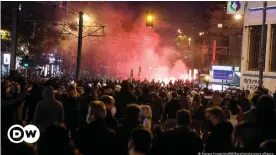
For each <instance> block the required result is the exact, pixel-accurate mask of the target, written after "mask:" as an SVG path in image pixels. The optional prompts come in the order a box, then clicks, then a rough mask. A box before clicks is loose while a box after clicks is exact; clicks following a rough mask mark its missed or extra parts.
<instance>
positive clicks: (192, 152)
mask: <svg viewBox="0 0 276 155" xmlns="http://www.w3.org/2000/svg"><path fill="white" fill-rule="evenodd" d="M176 119H177V127H176V128H175V129H173V130H170V131H167V132H165V133H164V134H163V135H160V136H159V137H157V139H156V141H155V142H154V144H153V147H152V154H153V155H172V154H173V155H183V154H189V155H197V154H198V153H199V152H202V151H203V143H202V140H201V138H200V136H199V135H198V134H197V133H196V132H195V131H193V130H191V129H190V124H191V114H190V112H189V111H188V110H186V109H182V110H179V111H178V112H177V116H176Z"/></svg>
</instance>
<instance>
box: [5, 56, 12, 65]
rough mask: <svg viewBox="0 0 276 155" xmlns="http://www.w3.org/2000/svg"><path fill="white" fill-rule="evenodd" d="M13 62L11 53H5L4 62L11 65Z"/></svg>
mask: <svg viewBox="0 0 276 155" xmlns="http://www.w3.org/2000/svg"><path fill="white" fill-rule="evenodd" d="M10 63H11V54H3V64H4V65H10Z"/></svg>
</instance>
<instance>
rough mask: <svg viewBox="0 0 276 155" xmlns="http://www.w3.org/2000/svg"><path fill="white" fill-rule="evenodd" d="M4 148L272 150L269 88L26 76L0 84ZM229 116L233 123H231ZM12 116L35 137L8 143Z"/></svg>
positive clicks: (24, 153) (62, 151)
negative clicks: (222, 88)
mask: <svg viewBox="0 0 276 155" xmlns="http://www.w3.org/2000/svg"><path fill="white" fill-rule="evenodd" d="M1 90H2V91H1V102H2V104H1V112H2V114H1V115H2V117H1V118H2V120H1V132H2V133H1V134H2V136H1V140H2V144H1V145H2V146H1V147H2V153H3V154H7V155H19V154H20V155H36V154H37V155H80V154H83V155H111V154H115V155H183V154H190V155H193V154H198V153H200V152H207V153H212V152H271V153H275V152H276V149H275V148H276V115H275V114H276V113H275V109H276V91H275V93H274V94H273V95H272V96H271V95H269V94H268V90H267V89H265V88H263V89H259V90H258V91H255V92H250V91H249V90H239V89H235V88H234V89H227V90H225V91H223V92H219V91H212V90H210V89H208V88H204V89H200V88H192V85H191V84H189V83H186V82H184V81H182V80H178V81H176V82H174V83H173V82H170V83H169V84H168V85H166V84H164V83H162V82H155V81H151V82H149V81H147V80H144V81H135V80H124V81H113V82H112V81H105V82H103V80H87V79H86V80H82V81H78V82H75V81H70V80H66V78H60V79H58V78H57V79H48V80H46V81H45V80H42V79H35V80H34V79H32V80H31V81H25V80H24V79H23V78H19V77H16V76H15V75H12V76H10V77H9V78H6V79H3V80H2V85H1ZM233 116H235V119H236V121H237V124H233V122H232V120H233V118H234V117H233ZM14 124H21V125H22V126H25V125H27V124H34V125H36V126H37V127H38V128H39V130H40V135H41V136H40V138H39V140H38V141H37V142H36V143H35V144H27V143H19V144H13V143H11V142H10V141H9V140H8V138H7V136H6V135H7V131H8V129H9V127H11V126H12V125H14Z"/></svg>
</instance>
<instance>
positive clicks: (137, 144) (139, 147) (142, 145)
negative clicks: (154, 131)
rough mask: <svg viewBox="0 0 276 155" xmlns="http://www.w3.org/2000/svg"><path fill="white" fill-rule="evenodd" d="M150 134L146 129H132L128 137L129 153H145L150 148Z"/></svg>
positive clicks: (137, 154)
mask: <svg viewBox="0 0 276 155" xmlns="http://www.w3.org/2000/svg"><path fill="white" fill-rule="evenodd" d="M151 142H152V135H151V133H150V131H148V130H146V129H135V130H133V132H132V134H131V136H130V139H129V143H128V146H129V151H128V152H129V155H147V153H148V151H149V150H150V148H151Z"/></svg>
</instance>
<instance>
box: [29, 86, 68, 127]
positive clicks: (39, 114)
mask: <svg viewBox="0 0 276 155" xmlns="http://www.w3.org/2000/svg"><path fill="white" fill-rule="evenodd" d="M42 97H43V100H41V101H40V102H39V103H38V104H37V106H36V109H35V113H34V119H33V124H34V125H36V126H38V127H39V129H40V132H44V131H45V130H46V129H47V128H48V127H49V126H50V125H51V124H53V123H63V122H64V110H63V106H62V104H61V103H60V102H59V101H58V100H56V99H55V93H54V90H53V87H52V86H46V87H45V88H44V89H43V93H42Z"/></svg>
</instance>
